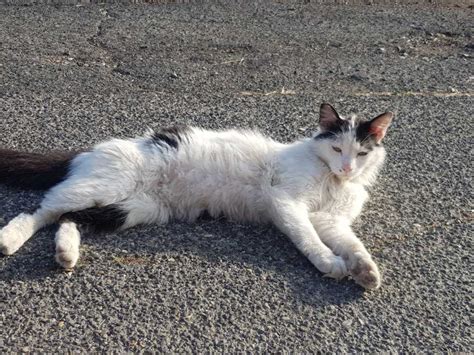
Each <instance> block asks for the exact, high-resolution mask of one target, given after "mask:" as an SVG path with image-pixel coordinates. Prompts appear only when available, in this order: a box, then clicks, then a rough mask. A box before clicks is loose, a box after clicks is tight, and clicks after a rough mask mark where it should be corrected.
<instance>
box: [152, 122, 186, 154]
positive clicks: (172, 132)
mask: <svg viewBox="0 0 474 355" xmlns="http://www.w3.org/2000/svg"><path fill="white" fill-rule="evenodd" d="M188 131H189V128H188V127H187V126H173V127H168V128H163V129H161V130H160V131H159V132H154V133H153V134H152V135H151V142H152V143H153V144H155V145H157V146H160V147H163V148H173V149H178V146H179V143H181V142H182V141H183V140H184V139H185V138H186V134H187V132H188Z"/></svg>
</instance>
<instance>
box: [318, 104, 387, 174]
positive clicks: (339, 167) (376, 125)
mask: <svg viewBox="0 0 474 355" xmlns="http://www.w3.org/2000/svg"><path fill="white" fill-rule="evenodd" d="M392 118H393V113H391V112H385V113H383V114H381V115H379V116H377V117H375V118H373V119H371V120H368V121H365V120H361V119H358V118H356V117H351V118H347V119H345V118H341V117H340V116H339V115H338V113H337V112H336V110H335V109H334V108H333V107H332V106H331V105H329V104H327V103H324V104H322V105H321V109H320V119H319V132H318V133H317V134H316V135H315V136H314V137H313V139H314V142H315V144H316V146H317V154H318V157H319V158H320V159H321V160H322V161H323V162H324V163H325V164H326V165H327V166H328V167H329V168H330V170H331V171H332V173H333V174H335V175H336V176H337V177H339V178H340V179H342V180H352V179H355V178H358V177H361V178H362V177H365V178H366V179H367V180H368V181H367V182H370V181H369V180H371V179H372V177H375V174H376V172H377V170H378V169H379V168H380V166H381V165H382V163H383V161H384V158H385V149H384V148H383V146H382V140H383V138H384V137H385V134H386V133H387V129H388V127H389V126H390V123H391V122H392Z"/></svg>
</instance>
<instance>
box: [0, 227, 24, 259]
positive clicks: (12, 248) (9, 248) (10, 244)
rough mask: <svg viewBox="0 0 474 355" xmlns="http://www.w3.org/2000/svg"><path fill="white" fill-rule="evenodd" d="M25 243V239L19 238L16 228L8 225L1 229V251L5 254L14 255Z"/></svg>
mask: <svg viewBox="0 0 474 355" xmlns="http://www.w3.org/2000/svg"><path fill="white" fill-rule="evenodd" d="M22 245H23V241H22V239H21V238H19V237H18V236H17V235H16V233H15V230H10V229H7V228H6V227H5V228H3V229H2V230H0V251H1V252H2V254H3V255H12V254H14V253H15V252H16V251H17V250H18V249H20V247H21V246H22Z"/></svg>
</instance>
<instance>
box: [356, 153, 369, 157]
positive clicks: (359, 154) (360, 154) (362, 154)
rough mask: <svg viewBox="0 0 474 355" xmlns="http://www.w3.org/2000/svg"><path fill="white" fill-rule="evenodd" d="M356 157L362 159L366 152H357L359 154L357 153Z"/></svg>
mask: <svg viewBox="0 0 474 355" xmlns="http://www.w3.org/2000/svg"><path fill="white" fill-rule="evenodd" d="M357 155H358V156H361V157H362V156H364V155H367V152H359V153H357Z"/></svg>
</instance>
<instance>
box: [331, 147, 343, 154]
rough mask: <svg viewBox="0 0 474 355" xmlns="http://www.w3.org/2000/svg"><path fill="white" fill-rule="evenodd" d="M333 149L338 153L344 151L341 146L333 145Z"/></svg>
mask: <svg viewBox="0 0 474 355" xmlns="http://www.w3.org/2000/svg"><path fill="white" fill-rule="evenodd" d="M332 149H333V150H334V151H335V152H338V153H340V152H342V150H341V148H338V147H332Z"/></svg>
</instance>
